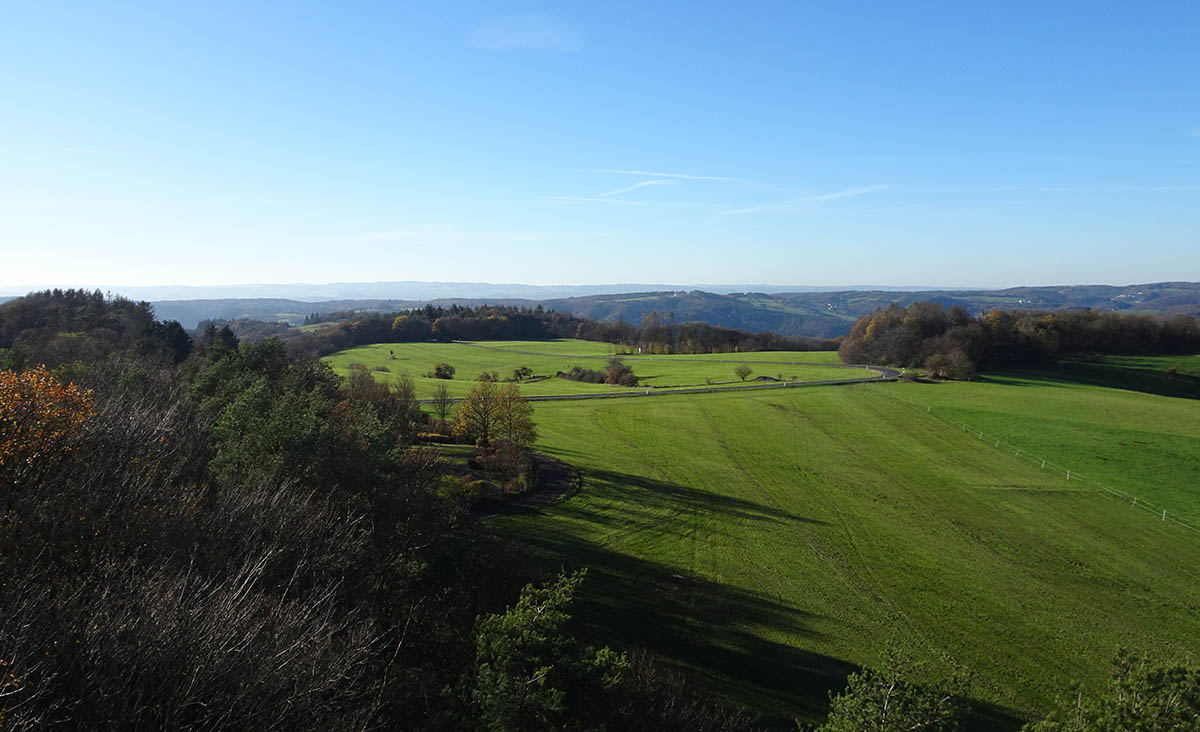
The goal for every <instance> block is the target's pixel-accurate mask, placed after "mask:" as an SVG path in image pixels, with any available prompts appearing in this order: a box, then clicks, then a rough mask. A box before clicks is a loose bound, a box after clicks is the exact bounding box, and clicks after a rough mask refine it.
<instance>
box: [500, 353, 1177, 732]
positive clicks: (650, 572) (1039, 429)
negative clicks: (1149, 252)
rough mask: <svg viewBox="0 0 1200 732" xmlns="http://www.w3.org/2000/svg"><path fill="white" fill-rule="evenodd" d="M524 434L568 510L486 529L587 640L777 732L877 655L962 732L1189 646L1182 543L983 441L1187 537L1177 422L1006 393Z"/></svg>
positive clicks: (975, 386) (1150, 408)
mask: <svg viewBox="0 0 1200 732" xmlns="http://www.w3.org/2000/svg"><path fill="white" fill-rule="evenodd" d="M1111 365H1113V366H1114V367H1118V368H1136V366H1134V365H1130V364H1120V363H1117V364H1111ZM635 368H636V367H635ZM1153 368H1158V364H1155V365H1153ZM910 400H911V401H910ZM536 418H537V420H538V425H539V430H540V433H541V435H542V437H541V440H540V444H541V447H542V448H543V449H545V450H546V451H547V452H550V453H552V454H554V455H557V456H559V457H561V458H563V459H565V460H567V461H569V462H571V463H573V464H575V465H576V466H578V467H580V468H581V469H582V471H583V475H584V487H583V489H582V491H581V492H580V493H579V494H577V495H575V496H573V497H571V498H569V499H568V500H566V501H564V502H562V503H560V504H557V505H555V506H551V507H547V508H544V509H542V510H540V511H537V512H530V513H525V514H514V515H509V516H503V517H498V518H495V519H492V521H493V522H494V525H495V527H496V528H497V530H498V531H501V532H502V533H504V534H506V535H509V536H512V537H515V538H517V539H518V540H519V541H521V542H523V543H525V544H526V545H528V546H530V547H531V548H532V549H533V551H534V552H535V553H536V554H537V556H539V557H541V559H542V560H543V561H544V563H545V566H546V567H547V569H557V568H559V567H574V566H588V567H590V568H591V569H590V573H589V576H588V581H587V582H586V583H585V585H584V589H583V591H582V597H581V601H580V603H579V606H578V608H577V610H578V613H579V617H580V619H581V621H582V623H583V625H584V627H585V628H586V630H587V632H588V633H589V634H590V635H591V636H592V637H593V639H594V640H597V641H601V642H607V643H614V644H618V645H624V644H628V645H635V646H643V647H648V648H650V649H652V650H654V651H655V652H657V653H659V654H661V655H662V656H663V657H664V658H667V659H670V660H671V661H673V662H675V663H678V664H680V665H681V666H684V667H688V668H691V669H693V670H694V671H695V672H696V674H697V675H698V677H699V678H700V679H701V682H702V683H705V684H708V685H710V686H711V687H712V688H713V689H716V690H718V691H721V692H724V693H726V694H729V695H731V696H733V697H734V698H736V699H738V700H739V701H741V702H744V703H746V704H748V705H751V706H752V707H754V708H757V709H760V710H762V711H763V712H764V713H765V714H766V715H767V720H768V721H772V722H774V723H776V724H778V725H779V726H780V727H781V728H786V727H787V726H788V723H787V720H788V719H789V718H790V716H791V715H794V714H795V715H800V716H802V717H806V718H808V719H814V718H818V717H819V716H820V715H821V714H822V713H823V710H824V707H825V704H826V700H827V693H828V690H829V689H836V688H838V687H840V685H841V684H842V683H843V680H844V677H845V675H846V674H847V673H848V672H849V671H850V670H852V668H853V667H854V666H855V665H857V664H871V663H877V662H879V661H880V660H881V658H882V656H883V653H884V650H885V647H886V646H887V645H889V644H892V645H895V646H898V647H899V648H901V649H906V650H908V651H909V652H911V653H912V654H914V655H916V656H918V657H920V658H924V659H932V660H933V661H935V662H936V663H937V664H939V665H940V666H941V667H943V668H945V669H947V671H948V670H949V669H950V668H951V667H961V668H965V669H968V670H970V671H971V672H972V673H973V674H974V686H973V694H974V696H975V697H977V699H978V700H979V701H980V708H981V709H982V710H983V711H982V712H981V718H980V719H979V720H977V721H976V723H975V724H974V726H973V728H977V729H1015V728H1016V727H1017V726H1019V724H1020V720H1021V719H1027V718H1029V717H1030V716H1032V715H1034V714H1036V713H1037V712H1039V711H1041V710H1042V709H1044V707H1045V706H1046V705H1047V704H1048V703H1049V702H1050V701H1051V699H1052V698H1053V697H1054V696H1055V694H1056V691H1057V690H1059V689H1062V688H1063V687H1064V685H1065V684H1066V683H1067V682H1068V681H1069V680H1072V679H1078V680H1081V681H1083V682H1085V683H1086V684H1088V685H1090V686H1097V685H1099V684H1101V683H1102V681H1103V678H1104V675H1105V664H1106V660H1107V658H1108V657H1109V656H1110V655H1111V654H1112V653H1113V652H1114V651H1116V649H1117V648H1118V647H1119V646H1126V647H1130V648H1134V649H1139V650H1145V651H1150V652H1152V653H1157V654H1161V655H1162V656H1164V657H1171V656H1177V655H1178V654H1181V653H1184V652H1186V651H1188V649H1191V651H1192V652H1193V653H1194V651H1195V649H1196V648H1198V647H1200V535H1197V534H1195V533H1192V532H1190V531H1188V530H1187V529H1185V528H1184V527H1181V526H1178V525H1175V524H1173V523H1170V522H1163V521H1160V520H1157V519H1156V517H1154V516H1153V515H1151V514H1149V513H1147V512H1145V511H1141V510H1138V509H1136V508H1133V507H1132V506H1130V505H1128V504H1126V503H1123V502H1121V501H1119V500H1115V499H1112V498H1110V497H1107V496H1106V495H1104V494H1103V493H1102V492H1100V491H1098V490H1096V489H1094V488H1092V487H1090V486H1089V485H1087V484H1085V483H1083V482H1081V481H1079V480H1078V479H1076V480H1071V481H1068V480H1067V479H1066V477H1065V475H1064V474H1062V473H1060V472H1054V471H1051V470H1042V469H1041V468H1040V465H1039V464H1037V463H1034V462H1030V461H1029V460H1026V459H1023V458H1022V457H1019V456H1017V455H1014V454H1013V452H1012V449H1016V448H1008V444H1006V443H1009V444H1014V445H1018V446H1020V447H1021V448H1023V449H1028V450H1030V451H1036V452H1038V453H1040V454H1041V455H1042V456H1044V457H1046V458H1048V459H1050V460H1052V461H1054V462H1056V463H1060V464H1062V465H1066V466H1074V468H1073V469H1076V470H1078V471H1079V472H1080V473H1082V474H1084V475H1092V476H1094V477H1096V478H1098V479H1099V478H1103V479H1105V480H1107V481H1109V482H1111V483H1112V484H1113V485H1114V486H1115V487H1117V488H1120V489H1121V490H1125V491H1127V492H1129V493H1132V494H1135V495H1142V496H1145V497H1146V498H1147V500H1149V499H1150V498H1154V499H1155V500H1157V501H1160V502H1162V503H1164V504H1168V505H1169V507H1170V508H1171V510H1172V511H1174V512H1178V514H1179V515H1181V516H1186V517H1197V518H1200V495H1198V494H1197V491H1196V488H1195V480H1194V476H1195V475H1196V474H1197V468H1200V402H1197V401H1195V400H1190V399H1181V398H1178V397H1167V396H1162V395H1159V394H1155V393H1151V392H1149V391H1141V392H1138V391H1128V390H1117V389H1110V388H1105V387H1100V386H1094V385H1088V384H1080V383H1078V382H1074V381H1067V380H1062V379H1060V378H1057V377H1055V375H1054V374H1047V373H1042V374H1024V373H1013V374H1003V375H999V376H994V377H992V378H990V379H989V380H988V381H986V382H983V383H972V384H940V385H932V384H879V385H864V386H851V387H839V388H818V389H804V390H784V391H755V392H743V393H732V392H731V393H718V394H704V395H678V396H663V397H660V398H657V399H652V400H614V401H608V400H603V401H600V402H587V401H583V402H546V403H538V404H537V405H536ZM955 421H966V422H968V423H969V424H971V425H972V426H973V427H977V428H978V429H980V430H982V431H984V433H985V435H986V437H987V438H988V440H987V441H985V440H980V439H978V437H977V436H976V435H972V434H967V433H965V432H963V431H962V430H961V428H960V427H958V426H957V425H956V424H954V422H955ZM1001 438H1002V439H1003V442H1002V448H996V447H995V446H994V440H995V439H1001Z"/></svg>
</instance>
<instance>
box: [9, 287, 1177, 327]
mask: <svg viewBox="0 0 1200 732" xmlns="http://www.w3.org/2000/svg"><path fill="white" fill-rule="evenodd" d="M400 285H405V286H408V285H412V287H409V288H408V289H407V290H405V291H407V292H412V293H414V294H415V293H417V292H419V291H421V288H418V287H416V285H422V286H424V287H425V291H427V292H434V291H440V292H445V291H446V290H447V286H451V285H452V286H454V287H453V288H452V289H455V290H457V291H459V292H462V293H463V294H462V296H452V297H420V296H415V297H406V298H395V297H391V298H384V297H375V298H363V297H358V298H353V297H343V298H330V299H322V300H315V301H313V300H308V299H301V298H279V297H241V298H221V299H186V300H184V299H178V300H177V299H152V300H151V302H152V304H153V305H154V307H155V312H156V313H157V315H158V317H159V318H162V319H164V320H178V321H179V322H180V323H181V324H182V325H183V326H184V327H185V328H194V327H195V326H196V324H197V323H199V322H200V321H201V320H205V319H208V318H221V319H226V320H235V319H251V320H266V321H284V322H287V323H290V324H292V325H299V324H300V323H302V322H304V317H305V316H306V315H308V314H310V313H329V312H338V311H343V310H370V311H379V312H398V311H401V310H407V309H410V308H413V307H420V306H423V305H425V304H427V303H428V304H434V305H450V304H452V303H456V304H459V305H472V306H477V305H485V304H491V305H522V306H530V307H532V306H535V305H538V304H541V305H542V306H543V307H546V308H549V309H553V310H561V311H567V312H570V313H573V314H575V315H578V316H581V317H587V318H595V319H597V320H609V321H612V320H617V319H618V318H622V319H624V320H626V321H627V322H630V323H634V324H638V323H640V322H641V319H642V313H643V312H651V311H657V312H659V313H662V314H663V315H664V316H666V317H668V318H669V317H670V316H671V315H672V314H673V315H674V317H675V320H676V321H677V322H689V321H704V322H707V323H712V324H713V325H723V326H726V327H729V328H740V329H744V330H750V331H755V332H758V331H764V330H769V331H772V332H775V333H779V334H780V335H785V336H807V337H814V338H832V337H836V336H839V335H844V334H846V333H847V332H849V330H850V325H851V324H852V323H853V322H854V321H855V320H857V319H858V318H859V317H861V316H863V315H866V314H867V313H869V312H871V311H872V310H875V309H876V308H881V307H887V306H888V305H889V304H890V303H893V302H896V303H899V304H901V305H907V304H909V303H912V302H916V301H918V300H937V301H940V302H943V303H945V304H947V305H961V306H963V307H965V308H966V309H967V310H969V311H970V312H972V313H977V312H981V311H986V310H991V309H994V308H1002V309H1006V310H1015V309H1029V310H1063V309H1069V308H1085V307H1090V308H1095V309H1097V310H1117V311H1123V312H1140V313H1152V314H1159V315H1173V314H1187V315H1200V283H1196V282H1157V283H1151V284H1141V285H1126V286H1113V285H1073V286H1062V287H1011V288H1008V289H1004V290H888V289H843V290H836V291H834V290H824V291H809V290H804V291H797V290H793V291H791V292H762V291H750V289H749V288H747V289H745V290H743V291H729V292H713V291H711V290H706V289H692V290H688V291H683V290H672V289H670V288H664V289H645V290H642V291H639V292H619V293H614V292H599V293H597V292H594V291H593V292H590V293H588V294H578V295H571V296H565V295H564V293H566V292H573V291H579V290H586V289H587V288H578V290H576V288H573V287H562V288H552V287H539V286H525V285H486V284H481V285H480V286H479V290H478V291H474V292H472V291H471V290H470V287H472V286H473V285H470V284H468V283H374V284H366V285H361V286H359V287H360V289H361V290H362V291H366V290H369V289H370V288H378V290H379V291H380V292H383V291H394V290H395V289H397V288H398V286H400ZM247 287H260V286H247ZM261 287H263V288H264V289H265V288H267V287H269V286H266V285H264V286H261ZM283 287H285V288H286V287H292V286H283ZM294 287H297V288H299V287H301V286H299V285H296V286H294ZM303 287H317V286H307V285H306V286H303ZM319 287H329V288H337V287H342V286H340V285H327V286H319ZM345 287H347V288H350V286H345ZM620 287H623V286H622V285H611V286H599V287H598V288H592V289H593V290H595V289H606V288H620ZM625 287H629V286H625ZM389 288H391V289H390V290H389ZM438 288H441V289H440V290H439V289H438ZM521 288H525V290H524V291H526V292H533V293H537V294H540V295H541V296H540V297H519V296H516V295H514V294H512V293H514V292H519V291H522V290H521ZM175 289H179V288H175ZM276 289H277V290H278V289H280V288H279V287H277V288H276ZM351 289H352V288H351ZM400 289H403V288H400ZM722 289H724V288H723V287H722ZM500 292H504V293H509V294H508V295H507V296H505V295H501V294H498V293H500ZM551 293H554V294H551ZM135 296H137V295H135ZM3 299H6V298H0V301H2V300H3Z"/></svg>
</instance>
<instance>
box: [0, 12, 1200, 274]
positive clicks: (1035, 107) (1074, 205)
mask: <svg viewBox="0 0 1200 732" xmlns="http://www.w3.org/2000/svg"><path fill="white" fill-rule="evenodd" d="M2 9H3V22H0V69H3V73H2V74H0V254H2V255H3V256H2V259H0V286H4V285H10V286H11V285H45V284H61V285H100V284H108V285H119V284H127V285H152V284H231V283H243V282H331V281H378V280H452V281H489V282H525V283H531V284H596V283H604V282H664V283H679V284H690V283H763V284H796V285H829V286H836V285H848V284H856V285H862V284H876V285H927V286H984V287H995V286H1009V285H1020V284H1072V283H1094V282H1104V283H1112V284H1126V283H1133V282H1148V281H1160V280H1170V279H1177V280H1179V279H1184V280H1200V43H1198V42H1197V39H1198V38H1200V3H1195V2H1180V3H1168V2H1163V3H1141V4H1135V3H1123V4H1117V3H1111V4H1110V3H1100V2H1088V3H1068V2H1064V3H1044V2H1039V3H1028V4H1025V3H1002V4H1001V3H989V4H983V3H960V2H954V3H951V2H946V3H932V2H928V3H884V2H880V3H850V2H837V3H829V2H822V3H816V2H799V1H796V2H774V3H773V2H760V3H711V4H704V3H696V2H677V3H654V4H651V3H646V2H628V3H626V2H607V3H586V4H585V3H562V4H559V5H550V4H541V5H513V4H507V3H498V2H488V3H483V2H479V3H451V2H445V3H420V4H418V3H402V2H388V3H370V2H358V3H330V2H319V3H301V2H294V3H286V4H284V3H280V4H277V5H276V4H266V3H259V4H255V5H253V6H252V4H251V3H244V2H238V3H221V2H204V3H200V2H195V3H189V2H170V3H162V2H146V3H134V2H113V3H96V2H88V3H69V2H40V1H31V2H4V3H3V4H2Z"/></svg>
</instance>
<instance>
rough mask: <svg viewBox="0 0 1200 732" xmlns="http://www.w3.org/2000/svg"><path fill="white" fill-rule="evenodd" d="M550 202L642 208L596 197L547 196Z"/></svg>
mask: <svg viewBox="0 0 1200 732" xmlns="http://www.w3.org/2000/svg"><path fill="white" fill-rule="evenodd" d="M547 200H550V201H573V202H576V203H580V202H583V203H616V204H620V205H622V206H644V205H645V204H644V203H641V202H639V201H626V200H625V199H623V198H600V197H598V196H548V197H547Z"/></svg>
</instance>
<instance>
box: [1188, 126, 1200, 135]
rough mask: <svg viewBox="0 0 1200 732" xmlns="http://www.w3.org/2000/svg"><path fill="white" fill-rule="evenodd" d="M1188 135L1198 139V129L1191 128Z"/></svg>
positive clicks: (1199, 133) (1199, 128) (1199, 132)
mask: <svg viewBox="0 0 1200 732" xmlns="http://www.w3.org/2000/svg"><path fill="white" fill-rule="evenodd" d="M1188 134H1189V135H1191V136H1192V137H1200V127H1193V128H1192V129H1190V130H1188Z"/></svg>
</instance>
